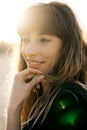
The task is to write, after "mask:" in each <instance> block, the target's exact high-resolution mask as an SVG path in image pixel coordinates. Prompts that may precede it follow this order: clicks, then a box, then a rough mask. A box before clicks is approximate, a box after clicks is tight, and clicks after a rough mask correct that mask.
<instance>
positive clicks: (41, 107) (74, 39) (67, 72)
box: [17, 2, 87, 125]
mask: <svg viewBox="0 0 87 130" xmlns="http://www.w3.org/2000/svg"><path fill="white" fill-rule="evenodd" d="M22 17H23V21H22V23H21V24H19V25H18V26H17V28H18V33H19V35H20V37H21V35H23V34H29V33H30V32H32V31H34V30H35V31H38V32H41V33H45V34H50V35H55V36H58V37H59V38H61V40H62V44H63V46H62V51H61V55H60V58H59V59H58V61H57V64H56V65H55V67H54V69H53V72H51V73H50V74H48V75H46V79H47V80H48V81H49V82H50V86H51V87H50V88H49V91H48V93H46V94H43V95H41V96H39V97H38V98H37V96H35V94H31V96H29V97H28V98H27V100H26V101H25V103H24V108H23V111H22V117H23V118H22V119H23V120H22V121H26V120H28V119H29V120H28V122H29V121H30V120H31V119H34V118H35V121H34V123H33V125H35V123H36V122H37V120H38V119H39V117H40V116H41V115H42V113H43V119H45V117H46V114H47V112H48V111H49V109H50V106H51V104H52V102H53V100H54V98H55V96H56V94H57V93H58V91H59V89H60V87H61V85H62V84H63V83H64V82H71V81H72V82H75V81H79V82H80V83H81V84H83V85H86V84H87V44H86V42H85V41H84V39H83V35H82V31H81V29H80V26H79V24H78V22H77V20H76V17H75V14H74V13H73V11H72V9H71V8H70V7H69V6H68V5H66V4H64V3H60V2H50V3H47V4H45V3H40V4H36V5H34V6H32V7H30V8H27V9H26V10H25V11H24V13H23V16H22ZM25 68H26V63H25V61H24V59H23V57H22V55H21V54H20V61H19V71H21V70H23V69H25ZM54 86H55V87H54Z"/></svg>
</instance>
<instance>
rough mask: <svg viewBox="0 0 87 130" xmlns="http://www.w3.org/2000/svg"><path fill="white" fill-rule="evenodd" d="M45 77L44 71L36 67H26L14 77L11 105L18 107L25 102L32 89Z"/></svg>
mask: <svg viewBox="0 0 87 130" xmlns="http://www.w3.org/2000/svg"><path fill="white" fill-rule="evenodd" d="M43 79H44V76H43V73H42V72H40V71H39V70H36V69H29V68H27V69H25V70H23V71H21V72H19V73H18V74H16V75H15V77H14V82H13V88H12V92H11V97H10V105H12V104H13V105H16V107H18V106H20V105H22V104H23V102H24V100H25V99H26V98H27V97H28V96H29V94H30V93H31V91H32V90H34V89H35V87H36V86H38V84H39V82H41V81H42V80H43Z"/></svg>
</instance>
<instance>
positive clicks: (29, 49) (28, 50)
mask: <svg viewBox="0 0 87 130" xmlns="http://www.w3.org/2000/svg"><path fill="white" fill-rule="evenodd" d="M38 51H39V50H38V46H37V44H36V43H32V42H30V43H29V44H27V45H26V46H25V47H24V48H23V52H24V54H25V55H29V56H33V55H37V53H38Z"/></svg>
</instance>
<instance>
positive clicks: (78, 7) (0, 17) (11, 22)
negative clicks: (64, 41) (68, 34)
mask: <svg viewBox="0 0 87 130" xmlns="http://www.w3.org/2000/svg"><path fill="white" fill-rule="evenodd" d="M49 1H51V0H38V1H37V0H0V40H3V41H6V42H9V43H17V42H18V41H19V37H18V35H17V30H16V23H17V21H18V18H19V15H20V13H21V12H22V11H23V9H24V8H25V7H28V6H30V5H32V4H33V3H37V2H49ZM57 1H62V2H66V3H68V4H69V5H70V6H72V7H73V8H74V9H75V12H76V13H77V16H78V18H79V21H80V23H81V24H83V25H82V26H83V28H84V30H85V31H86V32H87V14H86V13H85V12H87V11H86V3H85V0H83V1H82V2H81V1H79V0H77V1H73V0H57Z"/></svg>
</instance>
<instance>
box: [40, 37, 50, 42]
mask: <svg viewBox="0 0 87 130" xmlns="http://www.w3.org/2000/svg"><path fill="white" fill-rule="evenodd" d="M49 41H50V40H48V39H45V38H42V39H40V42H49Z"/></svg>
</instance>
